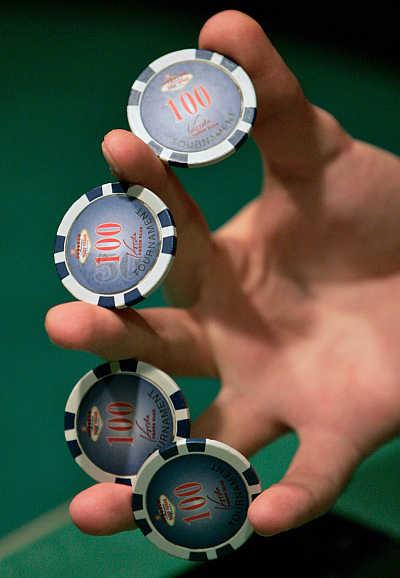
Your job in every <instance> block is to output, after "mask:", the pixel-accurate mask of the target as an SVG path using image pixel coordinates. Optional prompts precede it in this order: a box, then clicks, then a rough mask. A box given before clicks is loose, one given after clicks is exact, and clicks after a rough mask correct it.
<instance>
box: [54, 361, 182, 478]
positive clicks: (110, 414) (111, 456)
mask: <svg viewBox="0 0 400 578" xmlns="http://www.w3.org/2000/svg"><path fill="white" fill-rule="evenodd" d="M64 432H65V439H66V441H67V445H68V448H69V450H70V452H71V454H72V457H73V458H74V460H75V461H76V463H77V464H78V465H79V466H80V467H81V468H82V469H83V470H84V471H85V472H86V473H87V474H88V475H89V476H91V477H92V478H94V479H95V480H97V481H99V482H117V483H121V484H126V485H132V484H134V483H135V478H136V474H137V472H138V470H139V468H140V466H141V465H142V464H143V462H144V461H145V460H146V458H147V457H148V456H149V455H151V454H152V453H153V452H154V451H156V450H162V449H163V448H164V447H167V446H168V445H169V444H170V443H171V442H173V441H174V440H176V439H180V438H182V437H187V436H188V435H189V433H190V416H189V410H188V408H187V405H186V402H185V399H184V397H183V395H182V392H181V391H180V389H179V387H178V385H177V384H176V383H175V382H174V380H173V379H172V378H171V377H169V376H168V375H167V374H166V373H164V372H163V371H161V370H160V369H156V368H155V367H153V366H151V365H148V364H147V363H144V362H142V361H137V360H136V359H127V360H123V361H115V362H111V363H105V364H103V365H100V366H99V367H96V368H95V369H93V370H92V371H89V372H88V373H87V374H86V375H84V376H83V377H82V378H81V379H80V380H79V381H78V383H77V384H76V385H75V387H74V388H73V390H72V392H71V394H70V396H69V398H68V401H67V404H66V408H65V420H64Z"/></svg>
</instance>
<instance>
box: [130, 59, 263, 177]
mask: <svg viewBox="0 0 400 578" xmlns="http://www.w3.org/2000/svg"><path fill="white" fill-rule="evenodd" d="M198 52H200V53H201V52H203V53H204V52H206V53H209V54H210V55H211V57H210V58H201V56H199V55H198ZM224 59H227V60H230V59H228V58H227V57H225V56H223V55H222V54H219V53H218V52H212V51H208V50H203V51H199V50H197V49H196V48H187V49H184V50H176V51H175V52H170V53H168V54H165V55H164V56H161V57H160V58H157V59H156V60H154V61H153V62H151V63H150V64H149V65H148V66H147V67H146V69H145V70H148V69H152V70H153V71H154V74H153V75H151V77H150V78H148V79H147V81H145V82H144V81H141V80H139V79H137V80H135V82H134V83H133V84H132V87H131V92H132V91H134V92H137V93H140V98H139V101H138V102H137V103H136V104H130V103H128V106H127V116H128V123H129V126H130V129H131V131H132V132H133V133H134V134H135V135H136V136H138V137H139V138H140V139H142V140H143V141H144V142H145V143H147V144H150V143H151V142H154V143H156V144H157V145H158V146H159V147H161V152H157V153H156V154H157V155H158V156H159V158H160V159H161V160H163V161H164V162H166V163H170V164H176V165H179V164H181V165H182V166H188V167H189V168H194V167H201V166H208V165H211V164H214V163H217V162H219V161H222V160H223V159H225V158H227V157H228V156H230V155H231V154H232V153H234V152H235V150H236V149H237V148H238V147H237V146H235V145H233V144H232V143H230V142H229V138H230V137H231V136H232V135H233V134H234V133H235V131H236V130H238V129H239V130H240V131H242V132H243V133H244V136H248V135H249V134H250V132H251V130H252V128H253V123H250V122H247V121H246V120H245V119H244V118H243V112H244V111H245V110H246V109H247V108H253V109H255V110H256V109H257V97H256V93H255V89H254V86H253V83H252V81H251V79H250V77H249V75H248V74H247V72H246V71H245V70H244V69H243V68H242V67H241V66H240V65H239V64H237V63H234V64H236V68H235V69H234V70H229V69H227V68H225V67H223V66H222V65H221V63H222V61H223V60H224ZM186 60H202V61H203V62H207V63H212V64H213V65H215V66H218V67H219V68H221V70H223V71H224V72H225V73H226V74H227V75H228V76H231V77H232V79H233V81H234V82H235V83H236V84H237V86H238V87H239V89H240V92H241V95H242V115H241V118H240V120H239V122H238V124H237V125H236V126H235V127H234V128H233V130H232V132H231V133H230V135H229V136H228V137H227V138H226V139H225V140H223V141H222V142H221V143H219V144H217V145H215V146H213V147H210V148H209V149H206V150H203V151H197V152H182V151H176V150H174V149H171V148H168V147H166V146H165V145H163V144H161V143H160V142H158V141H157V139H155V138H154V137H153V136H151V135H150V133H149V132H148V131H147V129H146V127H145V126H144V124H143V121H142V117H141V114H140V103H141V99H142V95H143V92H144V90H145V88H146V86H147V85H148V84H149V82H151V80H152V79H153V78H154V76H155V75H157V74H158V73H159V72H160V71H161V70H163V69H164V68H166V67H168V66H170V65H171V64H178V63H180V62H184V61H186ZM230 62H233V61H232V60H230ZM143 72H144V71H142V74H143ZM139 78H140V77H139ZM175 153H178V154H182V155H184V156H185V157H186V158H187V161H185V162H182V163H179V162H175V161H173V162H171V156H172V155H173V154H175Z"/></svg>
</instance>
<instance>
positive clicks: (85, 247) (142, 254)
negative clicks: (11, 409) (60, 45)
mask: <svg viewBox="0 0 400 578" xmlns="http://www.w3.org/2000/svg"><path fill="white" fill-rule="evenodd" d="M127 112H128V121H129V124H130V128H131V130H132V132H133V133H134V134H136V135H137V136H138V137H139V138H140V139H142V140H143V141H144V142H146V143H147V144H148V145H149V146H150V147H151V148H152V149H153V151H154V152H155V153H156V155H158V156H159V158H160V159H161V160H163V161H164V162H166V163H168V164H170V165H174V166H179V167H198V166H206V165H209V164H212V163H215V162H218V161H220V160H223V159H224V158H226V157H227V156H229V155H230V154H232V153H233V152H235V150H237V149H238V147H239V146H240V145H241V144H242V143H243V142H244V141H245V140H246V138H247V136H248V135H249V133H250V130H251V128H252V126H253V123H254V120H255V115H256V96H255V92H254V88H253V85H252V83H251V81H250V79H249V77H248V75H247V74H246V72H245V71H244V70H243V69H242V68H241V67H240V66H238V65H237V64H236V63H234V62H233V61H232V60H229V59H228V58H226V57H225V56H222V55H221V54H217V53H215V52H210V51H207V50H196V49H187V50H180V51H177V52H173V53H170V54H167V55H165V56H163V57H161V58H159V59H157V60H155V61H154V62H152V63H151V64H150V65H149V66H148V67H147V68H146V69H145V70H144V71H143V72H142V73H141V74H140V75H139V76H138V78H137V79H136V81H135V82H134V83H133V85H132V88H131V91H130V95H129V101H128V108H127ZM175 252H176V229H175V224H174V221H173V217H172V215H171V213H170V211H169V209H168V207H167V206H166V205H165V203H164V202H163V201H162V200H161V199H160V198H159V197H158V196H157V195H155V194H154V193H153V192H152V191H150V190H149V189H147V188H145V187H143V186H139V185H134V184H127V183H122V182H117V183H107V184H104V185H102V186H99V187H96V188H94V189H92V190H90V191H89V192H87V193H85V194H84V195H82V196H81V197H80V198H79V199H78V200H77V201H75V202H74V203H73V205H72V206H71V207H70V209H69V210H68V211H67V213H66V214H65V216H64V218H63V219H62V221H61V223H60V225H59V228H58V231H57V237H56V242H55V247H54V260H55V264H56V270H57V273H58V275H59V277H60V279H61V281H62V283H63V285H64V286H65V287H66V288H67V289H68V290H69V291H70V293H71V294H72V295H73V296H74V297H75V298H76V299H79V300H82V301H86V302H88V303H91V304H94V305H99V306H101V307H107V308H111V309H112V308H114V309H121V308H125V307H130V306H133V305H136V304H137V303H138V302H139V301H141V300H142V299H144V298H145V297H147V296H148V295H149V294H150V293H151V292H153V291H154V290H155V289H156V288H157V287H159V286H160V284H161V283H162V282H163V280H164V279H165V277H166V275H167V274H168V271H169V270H170V268H171V265H172V263H173V259H174V256H175ZM64 431H65V438H66V441H67V445H68V448H69V450H70V452H71V454H72V456H73V458H74V460H75V462H76V463H77V464H78V465H79V466H80V467H81V468H82V469H83V470H84V471H85V472H86V473H87V474H88V475H89V476H91V477H92V478H93V479H95V480H97V481H99V482H114V483H118V484H126V485H128V486H130V487H131V488H132V513H133V517H134V519H135V521H136V525H137V526H138V527H139V528H140V529H141V531H142V532H143V534H144V535H145V536H146V537H147V538H148V539H149V540H150V541H151V542H153V543H154V544H155V545H156V546H158V547H159V548H161V549H162V550H164V551H166V552H168V553H169V554H172V555H175V556H178V557H182V558H185V559H189V560H211V559H215V558H219V557H221V556H224V555H226V554H229V553H230V552H231V551H232V550H235V549H237V548H238V547H240V546H241V545H242V544H243V543H244V542H245V541H246V540H247V539H248V537H249V536H250V535H251V533H252V528H251V525H250V523H249V521H248V519H247V510H248V507H249V505H250V503H251V501H252V500H253V499H254V498H255V497H256V496H257V495H258V494H259V493H260V491H261V490H260V483H259V479H258V477H257V474H256V473H255V471H254V469H253V468H252V466H251V464H250V463H249V462H248V461H247V459H246V458H245V457H244V456H242V455H241V454H240V453H239V452H238V451H237V450H235V449H234V448H231V447H229V446H228V445H226V444H223V443H221V442H219V441H216V440H210V439H196V438H190V437H189V436H190V416H189V409H188V407H187V404H186V401H185V399H184V396H183V395H182V392H181V390H180V389H179V387H178V385H177V384H176V383H175V381H174V380H173V379H172V378H171V377H170V376H168V375H167V374H166V373H164V372H163V371H161V370H160V369H157V368H155V367H153V366H151V365H149V364H147V363H144V362H142V361H138V360H136V359H125V360H121V361H115V362H110V363H105V364H103V365H100V366H99V367H96V368H95V369H93V370H92V371H89V372H88V373H87V374H86V375H84V376H83V377H82V378H81V379H80V380H79V381H78V382H77V384H76V385H75V387H74V388H73V390H72V392H71V394H70V396H69V398H68V401H67V405H66V408H65V421H64Z"/></svg>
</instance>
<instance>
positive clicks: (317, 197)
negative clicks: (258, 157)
mask: <svg viewBox="0 0 400 578" xmlns="http://www.w3.org/2000/svg"><path fill="white" fill-rule="evenodd" d="M227 18H229V25H230V26H231V28H230V30H231V31H232V26H233V27H235V26H236V28H237V34H239V33H240V34H241V35H242V36H243V38H245V37H248V38H252V39H253V44H254V55H253V56H251V55H249V54H247V59H248V61H247V62H246V61H245V62H243V65H244V66H245V67H246V68H247V69H248V71H249V73H250V74H252V75H253V78H254V79H255V83H256V90H257V92H258V97H259V100H261V103H260V109H261V114H260V115H259V121H258V125H257V128H256V131H255V138H256V140H257V142H258V144H259V146H260V149H261V152H262V153H263V154H264V156H265V164H266V167H267V181H266V182H267V185H266V187H265V191H263V192H262V194H261V195H260V196H259V197H257V198H256V199H255V200H254V201H252V202H250V204H249V205H247V206H246V207H245V208H244V209H243V210H242V211H241V212H240V213H239V214H238V215H237V216H236V217H234V218H233V219H232V221H230V222H229V223H227V224H226V225H225V226H224V227H222V228H221V229H220V230H219V231H218V232H217V233H216V234H215V235H214V236H210V234H209V232H208V230H207V227H206V225H205V223H204V221H203V220H202V217H201V215H200V214H199V212H198V209H197V207H195V206H194V204H193V202H192V201H191V199H190V197H188V196H187V195H186V193H185V192H184V191H183V190H182V189H181V187H180V185H179V183H177V181H176V178H175V177H174V175H173V174H172V173H170V172H169V171H166V170H165V168H164V167H163V166H162V165H161V163H160V162H159V161H158V160H157V159H156V158H155V157H154V156H153V155H152V153H151V152H150V151H149V149H147V147H145V145H143V144H142V143H140V142H139V141H137V139H135V138H134V137H133V136H132V135H129V134H127V133H122V132H121V131H119V132H118V131H117V132H114V133H111V134H110V135H109V136H108V138H107V139H106V141H105V144H106V148H105V153H106V156H107V157H108V159H109V161H112V163H113V164H114V165H115V164H117V165H118V168H119V172H120V173H121V176H123V177H124V178H126V179H128V180H131V179H133V178H135V180H137V181H139V182H143V184H146V185H147V186H149V187H150V188H153V189H154V190H155V191H156V192H159V194H161V195H163V196H164V197H165V199H166V201H167V204H169V206H170V208H171V209H172V211H173V213H174V215H175V217H176V220H177V226H178V233H179V234H180V243H179V250H178V255H177V259H176V264H175V266H174V269H173V271H172V273H171V275H170V278H169V282H168V286H167V292H168V294H169V297H170V300H171V301H172V302H173V303H174V304H176V305H177V306H178V307H179V309H178V308H176V309H172V308H170V309H164V310H151V309H148V310H141V313H140V315H139V314H138V313H136V312H134V311H126V312H123V313H121V314H118V315H117V314H115V313H113V312H110V311H104V310H99V308H94V307H91V306H88V305H86V304H83V303H74V304H69V305H64V306H61V308H57V309H56V310H54V311H53V312H52V314H51V315H50V316H49V318H48V329H49V333H50V335H51V336H52V338H53V339H54V340H55V341H57V342H59V343H60V344H61V345H63V346H69V347H76V348H84V349H88V350H90V351H94V352H96V353H99V354H101V355H103V356H104V357H107V358H118V357H126V356H137V357H139V358H141V359H144V360H146V361H149V362H151V363H153V364H154V365H157V366H159V367H161V368H163V369H165V370H167V371H170V372H171V373H175V374H192V375H198V374H208V375H215V376H217V377H218V378H219V379H220V381H221V391H220V393H219V395H218V396H217V399H216V400H215V402H214V403H213V404H212V405H211V407H210V408H209V409H208V410H207V411H206V412H205V413H204V414H203V415H202V416H201V417H200V419H199V420H198V421H197V423H196V424H195V426H194V433H195V435H205V436H208V437H214V438H217V439H220V440H222V441H226V442H227V443H229V444H231V445H233V446H234V447H236V448H238V449H239V450H242V451H243V452H245V453H247V454H251V453H252V452H254V451H256V450H257V449H259V448H260V447H262V446H264V445H265V444H267V443H268V442H270V441H272V440H273V439H275V438H276V437H277V436H278V435H280V434H281V433H283V432H284V431H285V430H287V429H293V430H295V431H296V432H297V433H298V435H299V438H300V441H301V444H300V449H299V450H298V452H297V455H296V457H295V459H294V461H293V463H292V465H291V466H290V468H289V470H288V472H287V474H286V476H285V478H284V479H283V480H282V481H281V483H280V484H277V485H276V486H274V487H273V488H270V489H269V490H268V491H267V492H264V494H262V495H261V496H260V497H259V498H258V499H257V500H256V501H255V503H254V504H253V505H252V508H251V510H250V519H251V520H252V522H253V524H254V525H255V527H256V528H257V529H259V530H260V531H262V532H268V533H273V532H276V531H280V530H282V529H287V528H290V527H293V526H295V525H297V524H299V523H302V522H304V521H306V520H308V519H310V518H312V517H313V516H314V515H317V514H318V513H321V512H322V511H324V509H326V508H327V507H328V506H330V505H331V504H332V502H333V501H334V499H335V497H336V496H337V494H338V493H339V492H340V490H341V489H342V488H343V486H344V484H345V483H346V480H347V479H348V477H349V475H350V474H351V472H352V470H353V469H354V467H355V466H356V465H357V464H358V462H359V461H360V460H361V459H362V458H363V457H364V456H365V455H366V454H367V453H368V452H370V451H372V450H373V449H375V448H376V447H377V446H378V445H379V443H381V442H383V441H384V440H386V439H388V438H389V437H390V436H391V435H394V433H395V432H396V431H398V429H399V426H400V419H399V418H398V411H397V408H398V406H399V403H400V390H399V388H398V384H397V375H398V373H399V371H398V369H399V368H398V361H397V355H396V353H397V352H396V346H397V343H398V338H399V337H400V335H399V334H400V329H398V327H399V326H400V324H399V322H398V319H400V307H398V305H397V299H396V295H397V294H398V292H397V289H398V288H399V289H400V287H398V286H399V285H400V277H399V275H398V269H399V266H400V258H399V257H398V244H399V241H400V237H399V235H398V232H397V223H398V219H399V217H400V203H399V201H398V191H399V188H400V165H399V162H398V160H397V159H395V158H394V157H392V156H391V155H389V154H388V153H385V152H383V151H379V150H377V149H374V148H373V147H370V146H368V145H365V144H361V143H355V142H353V141H352V140H351V139H350V138H349V137H347V135H345V134H344V133H343V132H342V131H341V129H340V127H338V125H337V124H336V123H335V122H334V121H333V120H332V119H331V118H330V117H329V116H328V115H327V114H326V113H324V112H322V111H320V110H317V109H314V108H312V107H310V106H309V105H308V104H307V103H306V102H305V100H304V99H303V97H302V96H301V94H300V93H299V90H298V88H297V85H296V83H295V81H294V79H293V77H291V75H290V73H289V71H288V70H287V69H286V68H285V67H284V65H283V63H282V62H281V61H280V60H279V57H278V56H277V55H276V53H274V52H273V49H272V47H271V46H270V45H269V44H268V42H267V41H266V39H265V38H264V37H263V36H261V31H260V30H259V29H258V28H257V27H256V26H255V25H254V23H253V22H252V21H250V20H249V19H248V18H246V17H244V16H243V15H238V14H236V13H227V14H226V13H225V14H221V15H219V16H216V17H215V18H214V19H213V20H212V21H211V23H210V24H209V25H208V27H207V26H206V27H205V29H204V30H203V32H202V36H203V40H202V39H201V42H202V43H203V45H204V46H205V47H207V48H211V49H214V50H217V51H219V52H223V53H227V54H228V55H231V56H232V57H233V58H234V59H236V60H239V61H240V55H236V54H235V53H234V47H232V46H229V38H224V37H223V35H222V36H221V34H220V30H221V27H223V26H224V23H225V22H227ZM224 19H225V21H224ZM238 44H239V45H240V46H242V44H241V43H238ZM262 50H264V52H265V62H266V63H267V65H266V66H265V63H264V66H265V68H264V69H263V70H262V71H260V70H258V69H257V66H259V64H257V63H258V62H259V59H258V58H256V57H257V56H258V54H259V53H260V52H261V51H262ZM249 51H250V49H249ZM244 52H246V50H245V51H244ZM246 53H247V52H246ZM243 59H245V56H243ZM263 77H265V78H263ZM268 77H271V78H272V77H273V79H274V83H275V85H274V86H272V87H270V88H269V92H268V91H267V89H266V88H265V84H267V85H268ZM266 92H267V94H265V93H266ZM278 103H279V104H278ZM282 103H283V104H284V105H285V106H283V107H282ZM263 105H264V106H263ZM289 105H290V106H289ZM279 107H282V110H281V111H280V110H279ZM266 127H267V129H268V130H267V129H266ZM278 135H279V138H278V139H277V136H278ZM304 143H306V145H304ZM139 161H140V162H139ZM141 171H142V172H143V175H141V174H140V172H141ZM133 175H135V176H134V177H133ZM141 179H142V181H141ZM188 271H189V275H188ZM72 309H73V311H72ZM398 309H399V311H398ZM71 313H72V315H71ZM100 325H101V327H102V334H101V339H99V332H98V331H97V329H98V328H99V327H100ZM106 500H107V502H109V507H104V506H103V510H102V509H100V510H101V511H100V514H99V513H98V511H97V514H96V515H94V514H93V512H92V511H91V509H90V508H89V504H91V503H92V502H93V501H95V502H96V501H97V502H98V503H100V501H102V502H103V504H104V502H105V501H106ZM72 513H73V517H74V519H75V521H76V523H78V525H79V526H80V527H82V528H83V529H84V530H86V531H89V532H93V533H108V532H113V531H117V530H120V529H124V528H126V527H128V526H129V525H130V524H131V517H130V509H129V501H128V491H127V488H122V487H115V486H112V487H109V486H107V485H104V484H102V485H100V486H97V487H94V488H90V489H89V490H88V491H87V492H84V493H82V494H81V495H80V496H78V498H77V499H76V500H75V502H74V505H73V508H72ZM96 516H97V517H96Z"/></svg>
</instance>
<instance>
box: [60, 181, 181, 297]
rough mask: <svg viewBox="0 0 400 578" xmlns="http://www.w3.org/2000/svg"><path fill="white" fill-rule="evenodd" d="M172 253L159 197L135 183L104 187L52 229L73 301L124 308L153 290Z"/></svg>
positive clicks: (168, 221)
mask: <svg viewBox="0 0 400 578" xmlns="http://www.w3.org/2000/svg"><path fill="white" fill-rule="evenodd" d="M175 250H176V230H175V225H174V221H173V218H172V215H171V213H170V211H169V210H168V208H167V207H166V206H165V204H164V203H163V202H162V201H161V199H159V198H158V197H157V196H156V195H155V194H154V193H152V192H151V191H149V190H148V189H145V188H144V187H141V186H139V185H131V186H129V185H126V184H125V183H107V184H105V185H102V186H100V187H96V188H94V189H92V190H91V191H89V192H88V193H86V194H84V195H82V196H81V197H80V198H79V199H78V200H77V201H75V203H74V204H73V205H72V206H71V207H70V209H69V210H68V211H67V213H66V214H65V216H64V218H63V220H62V221H61V223H60V226H59V228H58V231H57V237H56V242H55V247H54V261H55V263H56V269H57V273H58V275H59V277H60V279H61V281H62V283H63V284H64V286H65V287H66V288H67V289H68V290H69V291H70V292H71V293H72V295H73V296H74V297H76V298H77V299H80V300H81V301H86V302H88V303H92V304H95V305H101V306H103V307H108V308H124V307H128V306H130V305H135V304H136V303H138V302H139V301H141V300H142V299H144V298H145V297H147V295H149V294H150V293H151V292H152V291H154V290H155V289H157V287H158V286H159V285H160V284H161V283H162V281H163V279H164V278H165V276H166V275H167V273H168V271H169V269H170V267H171V265H172V262H173V259H174V255H175Z"/></svg>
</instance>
